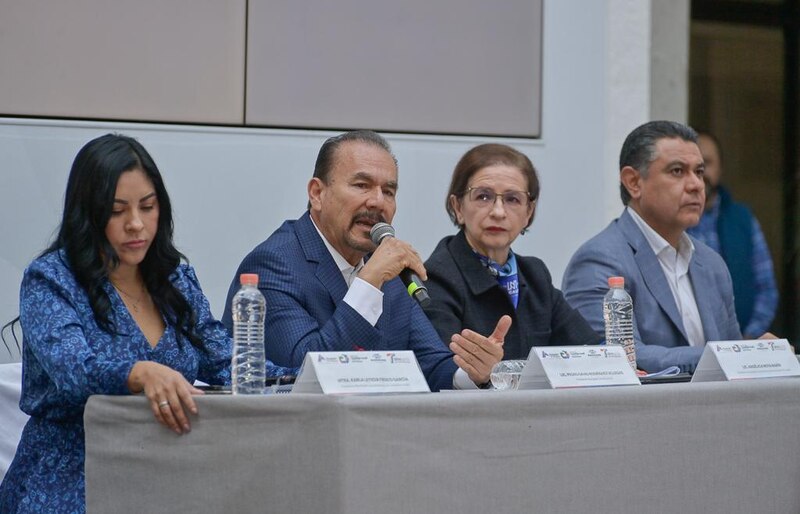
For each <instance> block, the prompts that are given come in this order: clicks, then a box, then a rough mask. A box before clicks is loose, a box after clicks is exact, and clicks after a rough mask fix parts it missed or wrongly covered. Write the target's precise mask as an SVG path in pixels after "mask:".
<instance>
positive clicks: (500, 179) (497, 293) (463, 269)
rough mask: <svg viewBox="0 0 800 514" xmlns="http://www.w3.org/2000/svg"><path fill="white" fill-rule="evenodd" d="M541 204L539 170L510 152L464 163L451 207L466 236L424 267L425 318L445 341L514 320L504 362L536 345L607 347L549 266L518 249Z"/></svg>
mask: <svg viewBox="0 0 800 514" xmlns="http://www.w3.org/2000/svg"><path fill="white" fill-rule="evenodd" d="M538 198H539V178H538V177H537V175H536V170H535V169H534V167H533V164H532V163H531V161H530V159H528V157H527V156H525V155H524V154H522V153H521V152H519V151H517V150H515V149H514V148H511V147H510V146H506V145H502V144H484V145H480V146H476V147H475V148H472V149H471V150H469V151H468V152H467V153H465V154H464V156H463V157H461V159H460V160H459V161H458V164H457V165H456V167H455V170H454V171H453V177H452V179H451V181H450V189H449V190H448V192H447V198H446V201H445V209H446V210H447V214H448V215H449V216H450V219H451V220H452V222H453V224H455V225H456V226H457V227H458V228H459V231H458V233H457V234H456V235H452V236H447V237H445V238H444V239H442V240H441V241H440V242H439V244H438V245H437V247H436V249H435V250H434V251H433V254H431V256H430V258H429V259H428V260H427V261H425V269H426V270H427V272H428V281H427V282H426V286H427V287H428V291H429V293H430V296H431V299H432V301H431V302H430V304H429V305H428V306H427V307H426V308H425V313H426V314H427V315H428V318H429V319H430V320H431V322H432V323H433V326H434V328H436V331H437V332H438V333H439V336H440V337H441V338H442V340H444V341H448V340H449V338H450V336H451V334H454V333H456V332H460V331H461V330H464V329H471V330H474V331H475V332H479V333H487V332H489V331H491V330H492V329H493V328H494V326H495V323H497V320H498V319H500V318H501V317H502V316H504V315H508V316H510V317H511V319H512V320H513V323H512V325H511V329H510V330H509V332H508V334H507V335H506V338H505V342H504V344H503V352H504V353H503V358H504V359H526V358H527V357H528V354H529V353H530V350H531V348H532V347H534V346H549V345H573V344H598V343H600V341H601V337H600V336H598V335H597V334H596V333H595V332H594V330H592V327H591V326H589V324H588V323H587V322H586V320H584V319H583V317H582V316H581V315H580V314H579V313H578V312H577V311H575V310H574V309H573V308H572V307H570V306H569V304H567V302H566V301H565V300H564V297H563V295H562V294H561V291H559V290H558V289H556V288H555V287H553V284H552V279H551V278H550V272H549V271H548V270H547V267H546V266H545V264H544V262H542V261H541V260H540V259H537V258H536V257H526V256H521V255H517V254H515V253H514V252H513V251H512V250H511V245H512V244H513V243H514V241H515V240H516V239H517V237H518V236H519V235H520V234H522V233H524V232H525V231H526V230H527V229H528V227H530V225H531V223H532V222H533V215H534V212H535V211H536V201H537V199H538Z"/></svg>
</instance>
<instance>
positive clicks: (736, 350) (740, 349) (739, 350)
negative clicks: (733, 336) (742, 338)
mask: <svg viewBox="0 0 800 514" xmlns="http://www.w3.org/2000/svg"><path fill="white" fill-rule="evenodd" d="M733 351H734V352H741V351H742V347H741V346H739V345H738V344H735V345H733Z"/></svg>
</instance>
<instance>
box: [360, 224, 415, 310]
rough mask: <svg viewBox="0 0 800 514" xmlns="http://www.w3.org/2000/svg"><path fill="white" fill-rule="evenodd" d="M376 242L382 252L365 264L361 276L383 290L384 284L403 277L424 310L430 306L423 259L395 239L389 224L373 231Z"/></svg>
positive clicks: (374, 241)
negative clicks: (424, 280)
mask: <svg viewBox="0 0 800 514" xmlns="http://www.w3.org/2000/svg"><path fill="white" fill-rule="evenodd" d="M369 235H370V238H371V239H372V242H373V243H375V244H376V245H378V249H377V250H376V251H375V253H374V254H373V255H372V257H371V258H370V259H369V261H367V264H366V265H364V268H363V269H362V270H361V272H360V273H359V277H361V278H363V279H364V280H366V281H367V282H370V283H371V284H372V285H374V286H375V287H377V288H380V287H381V286H382V285H383V283H384V282H387V281H389V280H391V279H393V278H394V277H396V276H399V277H400V280H402V281H403V284H404V285H405V286H406V289H407V290H408V294H409V295H411V296H412V297H413V298H414V299H415V300H416V301H417V302H418V303H419V304H420V305H421V306H422V307H425V306H427V305H428V303H430V296H428V289H427V288H426V287H425V284H424V283H423V282H422V280H421V279H420V275H423V276H425V267H424V266H423V264H422V260H421V259H420V258H419V255H417V252H415V251H414V248H413V247H411V245H409V244H408V243H406V242H404V241H400V240H399V239H395V237H394V227H392V226H391V225H389V224H388V223H382V222H381V223H376V224H375V225H374V226H373V227H372V229H371V230H370V231H369Z"/></svg>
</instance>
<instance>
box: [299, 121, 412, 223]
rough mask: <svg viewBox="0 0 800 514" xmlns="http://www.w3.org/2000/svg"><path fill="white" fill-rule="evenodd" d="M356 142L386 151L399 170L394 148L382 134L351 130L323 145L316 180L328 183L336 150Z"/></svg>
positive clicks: (318, 156) (315, 166) (317, 163)
mask: <svg viewBox="0 0 800 514" xmlns="http://www.w3.org/2000/svg"><path fill="white" fill-rule="evenodd" d="M350 141H355V142H359V143H366V144H368V145H373V146H377V147H378V148H382V149H384V150H386V153H388V154H389V155H391V156H392V160H393V161H394V167H395V168H397V157H395V156H394V154H393V153H392V147H391V146H389V142H388V141H386V139H384V138H383V136H381V135H380V134H378V133H377V132H375V131H373V130H351V131H350V132H345V133H343V134H339V135H338V136H333V137H329V138H328V139H326V140H325V142H324V143H322V146H321V147H320V149H319V153H318V154H317V162H316V163H315V164H314V175H313V177H314V178H318V179H320V180H321V181H322V182H323V183H325V184H327V183H328V176H329V175H330V174H331V169H332V168H333V163H334V160H335V158H336V150H337V149H338V148H339V147H340V146H341V145H343V144H344V143H347V142H350ZM306 208H307V209H311V202H308V205H307V207H306Z"/></svg>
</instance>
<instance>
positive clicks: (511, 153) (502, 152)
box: [444, 143, 539, 228]
mask: <svg viewBox="0 0 800 514" xmlns="http://www.w3.org/2000/svg"><path fill="white" fill-rule="evenodd" d="M498 164H502V165H505V166H511V167H513V168H517V169H518V170H520V171H521V172H522V175H523V176H524V177H525V180H527V181H528V194H530V196H531V200H532V201H535V200H537V199H538V198H539V177H538V176H537V175H536V168H534V167H533V163H532V162H531V160H530V159H528V156H527V155H525V154H524V153H522V152H520V151H519V150H515V149H514V148H511V147H510V146H508V145H501V144H497V143H486V144H483V145H478V146H476V147H474V148H472V149H471V150H469V151H468V152H467V153H465V154H464V155H463V156H462V157H461V159H459V161H458V164H456V167H455V169H454V170H453V177H452V178H451V179H450V188H449V189H448V190H447V198H445V202H444V204H445V209H446V210H447V214H448V215H449V216H450V220H451V221H452V222H453V224H454V225H456V226H459V224H458V218H456V213H455V210H454V209H453V206H452V205H450V196H451V195H453V196H455V197H456V198H461V197H463V196H464V194H465V193H466V192H467V184H469V179H471V178H472V176H473V175H475V174H476V173H477V172H478V171H480V170H482V169H483V168H486V167H488V166H495V165H498ZM531 223H533V216H531V219H529V220H528V224H527V225H525V228H528V227H530V226H531Z"/></svg>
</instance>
